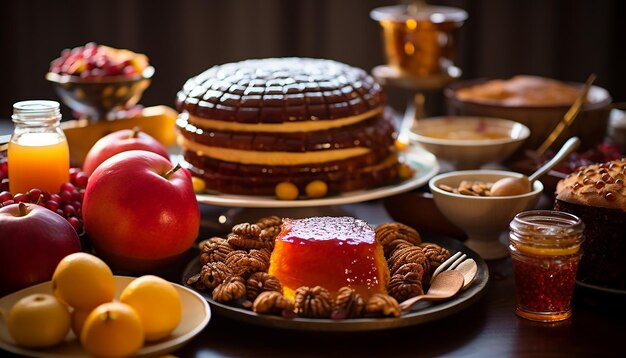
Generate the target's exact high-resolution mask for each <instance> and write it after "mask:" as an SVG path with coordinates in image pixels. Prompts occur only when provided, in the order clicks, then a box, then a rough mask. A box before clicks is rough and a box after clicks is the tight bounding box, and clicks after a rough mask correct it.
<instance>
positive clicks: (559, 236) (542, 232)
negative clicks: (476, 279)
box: [509, 210, 585, 322]
mask: <svg viewBox="0 0 626 358" xmlns="http://www.w3.org/2000/svg"><path fill="white" fill-rule="evenodd" d="M584 227H585V226H584V224H583V222H582V221H581V220H580V219H579V218H578V217H576V216H574V215H572V214H568V213H565V212H559V211H551V210H534V211H526V212H522V213H519V214H517V215H516V216H515V218H513V221H511V224H510V234H509V250H510V252H511V261H512V264H513V275H514V278H515V288H516V306H515V313H516V314H517V315H518V316H520V317H523V318H526V319H530V320H534V321H543V322H553V321H560V320H564V319H567V318H569V317H570V316H571V315H572V305H571V301H572V295H573V293H574V285H575V283H576V271H577V270H578V263H579V261H580V257H581V255H582V251H581V249H580V245H581V243H582V242H583V230H584Z"/></svg>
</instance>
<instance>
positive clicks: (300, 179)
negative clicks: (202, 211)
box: [183, 152, 398, 195]
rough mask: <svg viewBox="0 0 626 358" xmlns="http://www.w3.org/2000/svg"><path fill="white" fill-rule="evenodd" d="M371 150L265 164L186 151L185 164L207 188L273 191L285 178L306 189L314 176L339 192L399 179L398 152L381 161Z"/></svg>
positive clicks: (254, 192) (249, 192)
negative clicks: (314, 161) (325, 159)
mask: <svg viewBox="0 0 626 358" xmlns="http://www.w3.org/2000/svg"><path fill="white" fill-rule="evenodd" d="M372 153H373V152H372ZM372 153H369V154H370V155H366V156H362V157H356V158H350V159H347V160H343V161H338V162H328V163H323V164H307V165H299V166H262V165H245V164H238V163H232V162H225V161H218V160H213V159H211V158H207V157H203V156H198V155H196V154H195V153H194V152H186V153H185V154H184V158H185V162H184V163H183V164H184V166H185V167H187V168H188V169H190V170H191V172H192V174H193V175H194V176H198V177H201V178H202V179H204V181H205V183H206V188H207V190H212V191H217V192H222V193H232V194H246V195H274V193H275V188H276V185H278V184H279V183H281V182H284V181H289V182H292V183H294V184H295V185H296V186H297V187H298V189H299V190H300V192H301V193H304V192H305V187H306V185H307V184H308V183H310V182H311V181H313V180H322V181H324V182H325V183H326V184H327V185H328V190H329V192H334V193H338V192H345V191H350V190H359V189H366V188H371V187H376V186H381V185H384V184H388V183H391V182H393V181H394V180H396V179H397V177H398V159H397V156H396V154H395V153H392V154H390V155H388V156H387V158H386V159H384V160H383V161H380V162H379V161H377V160H374V158H376V157H375V156H371V154H372ZM365 163H369V164H365Z"/></svg>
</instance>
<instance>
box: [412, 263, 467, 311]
mask: <svg viewBox="0 0 626 358" xmlns="http://www.w3.org/2000/svg"><path fill="white" fill-rule="evenodd" d="M463 281H464V278H463V274H462V273H461V272H459V271H456V270H450V271H444V272H442V273H440V274H439V275H437V277H435V279H434V280H433V282H432V283H431V284H430V288H429V289H428V292H427V293H426V294H424V295H421V296H415V297H411V298H409V299H408V300H406V301H404V302H402V303H400V309H401V310H402V311H409V310H410V309H411V307H413V305H415V304H416V303H417V302H419V301H439V300H444V299H446V298H450V297H452V296H454V295H455V294H456V293H457V292H459V290H461V287H463Z"/></svg>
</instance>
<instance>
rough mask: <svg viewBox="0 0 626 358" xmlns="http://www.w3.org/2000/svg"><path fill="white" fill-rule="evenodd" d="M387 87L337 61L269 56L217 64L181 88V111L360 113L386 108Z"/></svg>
mask: <svg viewBox="0 0 626 358" xmlns="http://www.w3.org/2000/svg"><path fill="white" fill-rule="evenodd" d="M383 101H384V98H383V94H382V89H381V87H380V85H379V84H378V83H376V81H374V79H373V78H372V77H371V76H369V75H368V74H367V73H366V72H365V71H363V70H362V69H359V68H355V67H351V66H348V65H345V64H342V63H339V62H336V61H331V60H323V59H310V58H269V59H258V60H247V61H241V62H236V63H228V64H224V65H219V66H214V67H212V68H209V69H208V70H206V71H205V72H203V73H201V74H200V75H198V76H195V77H192V78H191V79H189V80H188V81H187V82H186V83H185V85H184V86H183V89H182V90H181V91H179V92H178V94H177V100H176V103H177V108H178V110H179V111H180V112H187V113H190V114H192V115H195V116H198V117H202V118H208V119H213V120H220V121H231V122H241V123H284V122H294V121H295V122H300V121H310V120H327V119H337V118H346V117H350V116H358V115H359V114H362V113H365V112H368V111H371V110H374V109H377V108H380V107H381V106H382V104H383Z"/></svg>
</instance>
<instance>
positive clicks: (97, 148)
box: [83, 127, 170, 175]
mask: <svg viewBox="0 0 626 358" xmlns="http://www.w3.org/2000/svg"><path fill="white" fill-rule="evenodd" d="M127 150H147V151H149V152H154V153H156V154H158V155H160V156H162V157H163V158H165V159H167V160H169V158H170V157H169V154H168V152H167V149H166V148H165V146H163V144H161V142H159V141H158V140H156V139H154V138H153V137H151V136H150V135H149V134H146V133H144V132H141V131H140V129H139V128H138V127H135V128H133V129H132V130H131V129H122V130H119V131H116V132H113V133H110V134H107V135H106V136H104V137H102V138H100V139H99V140H98V141H97V142H96V144H94V145H93V147H91V149H89V152H88V153H87V156H86V157H85V163H84V164H83V171H84V172H85V173H87V175H91V174H92V173H93V171H94V170H96V168H97V167H98V165H100V164H101V163H102V162H104V161H105V160H107V159H109V158H111V157H112V156H114V155H115V154H118V153H121V152H125V151H127Z"/></svg>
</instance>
